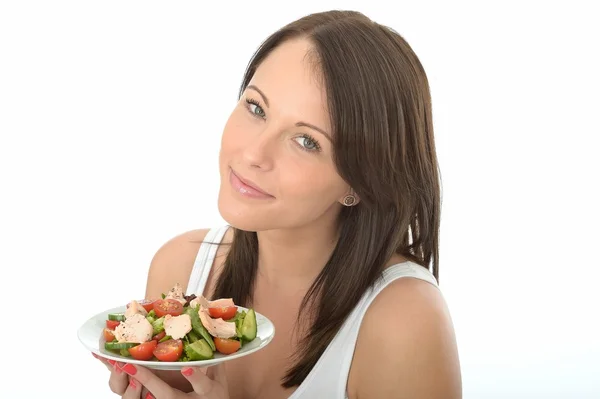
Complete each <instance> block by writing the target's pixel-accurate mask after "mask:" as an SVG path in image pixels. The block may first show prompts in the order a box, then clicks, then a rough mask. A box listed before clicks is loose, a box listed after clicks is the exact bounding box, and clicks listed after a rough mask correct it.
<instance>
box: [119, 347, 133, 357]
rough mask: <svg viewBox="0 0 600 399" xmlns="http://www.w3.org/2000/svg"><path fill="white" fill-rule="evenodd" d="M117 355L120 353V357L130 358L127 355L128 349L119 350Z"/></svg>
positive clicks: (129, 354) (128, 354)
mask: <svg viewBox="0 0 600 399" xmlns="http://www.w3.org/2000/svg"><path fill="white" fill-rule="evenodd" d="M119 353H121V356H125V357H130V356H131V353H129V350H128V349H121V350H120V351H119Z"/></svg>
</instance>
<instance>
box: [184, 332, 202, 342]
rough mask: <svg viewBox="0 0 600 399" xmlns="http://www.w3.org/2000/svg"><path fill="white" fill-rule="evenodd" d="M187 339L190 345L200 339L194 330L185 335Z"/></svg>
mask: <svg viewBox="0 0 600 399" xmlns="http://www.w3.org/2000/svg"><path fill="white" fill-rule="evenodd" d="M187 338H188V339H189V341H190V344H193V343H194V342H196V341H198V340H199V339H200V337H199V336H198V335H197V334H196V333H195V332H194V330H192V331H190V332H189V333H188V334H187Z"/></svg>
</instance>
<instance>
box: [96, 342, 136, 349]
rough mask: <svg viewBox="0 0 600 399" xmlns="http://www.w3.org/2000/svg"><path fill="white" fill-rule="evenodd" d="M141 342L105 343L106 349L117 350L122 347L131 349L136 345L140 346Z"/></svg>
mask: <svg viewBox="0 0 600 399" xmlns="http://www.w3.org/2000/svg"><path fill="white" fill-rule="evenodd" d="M138 345H139V344H134V343H133V342H114V341H113V342H106V343H105V344H104V349H106V350H110V351H115V350H121V349H130V348H133V347H134V346H138Z"/></svg>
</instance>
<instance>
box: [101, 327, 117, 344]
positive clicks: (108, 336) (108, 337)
mask: <svg viewBox="0 0 600 399" xmlns="http://www.w3.org/2000/svg"><path fill="white" fill-rule="evenodd" d="M102 332H103V333H104V340H105V341H106V342H112V341H114V340H115V334H113V332H112V331H111V330H109V329H108V328H105V329H104V330H103V331H102Z"/></svg>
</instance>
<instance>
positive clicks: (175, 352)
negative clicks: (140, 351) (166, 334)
mask: <svg viewBox="0 0 600 399" xmlns="http://www.w3.org/2000/svg"><path fill="white" fill-rule="evenodd" d="M182 353H183V342H182V341H181V340H180V339H177V340H175V339H170V340H168V341H165V342H161V343H160V344H158V345H157V346H156V348H154V351H153V354H154V356H156V358H157V359H158V360H162V361H163V362H176V361H177V360H179V358H180V357H181V354H182Z"/></svg>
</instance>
